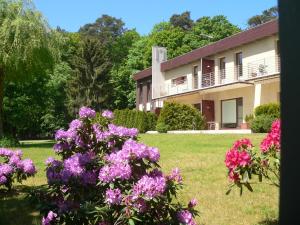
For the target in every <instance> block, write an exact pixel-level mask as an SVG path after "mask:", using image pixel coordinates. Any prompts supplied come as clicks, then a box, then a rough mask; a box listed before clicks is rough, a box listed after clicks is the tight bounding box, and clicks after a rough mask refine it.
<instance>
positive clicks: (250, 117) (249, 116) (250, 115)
mask: <svg viewBox="0 0 300 225" xmlns="http://www.w3.org/2000/svg"><path fill="white" fill-rule="evenodd" d="M253 119H254V116H253V114H249V115H246V116H245V121H246V123H249V124H251V122H252V120H253Z"/></svg>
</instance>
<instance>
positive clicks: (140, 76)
mask: <svg viewBox="0 0 300 225" xmlns="http://www.w3.org/2000/svg"><path fill="white" fill-rule="evenodd" d="M151 74H152V67H150V68H148V69H145V70H142V71H140V72H138V73H136V74H134V75H133V79H134V80H141V79H143V78H145V77H149V76H151Z"/></svg>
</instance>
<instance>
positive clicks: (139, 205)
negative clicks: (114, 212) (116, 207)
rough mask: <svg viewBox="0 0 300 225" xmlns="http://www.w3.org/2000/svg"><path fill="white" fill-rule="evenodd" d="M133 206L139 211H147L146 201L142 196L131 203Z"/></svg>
mask: <svg viewBox="0 0 300 225" xmlns="http://www.w3.org/2000/svg"><path fill="white" fill-rule="evenodd" d="M133 206H134V208H136V209H137V210H138V211H139V212H140V213H143V212H145V211H147V209H148V206H147V203H146V201H145V200H144V199H142V198H138V199H137V200H135V201H134V203H133Z"/></svg>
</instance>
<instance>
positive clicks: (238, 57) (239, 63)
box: [235, 52, 243, 78]
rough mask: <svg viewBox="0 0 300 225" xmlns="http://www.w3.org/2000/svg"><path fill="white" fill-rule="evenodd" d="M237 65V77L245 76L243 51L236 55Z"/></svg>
mask: <svg viewBox="0 0 300 225" xmlns="http://www.w3.org/2000/svg"><path fill="white" fill-rule="evenodd" d="M235 65H236V73H237V78H239V77H241V76H243V53H242V52H239V53H236V55H235Z"/></svg>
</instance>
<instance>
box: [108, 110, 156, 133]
mask: <svg viewBox="0 0 300 225" xmlns="http://www.w3.org/2000/svg"><path fill="white" fill-rule="evenodd" d="M114 114H115V118H114V120H113V122H114V123H115V124H116V125H119V126H125V127H128V128H137V129H138V130H139V132H140V133H145V132H147V131H149V130H155V126H156V121H157V116H156V115H155V114H154V113H152V112H142V111H138V110H135V109H133V110H130V109H122V110H115V112H114Z"/></svg>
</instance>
